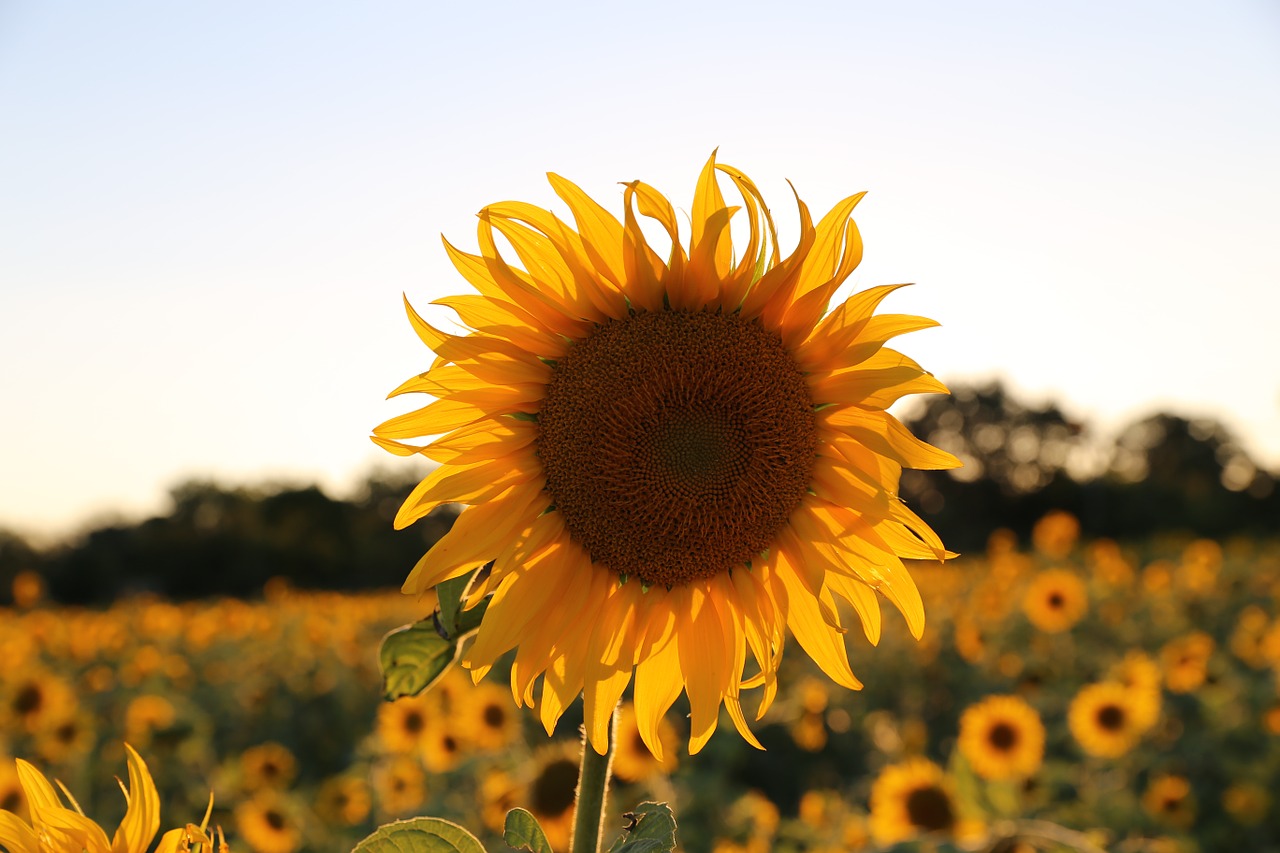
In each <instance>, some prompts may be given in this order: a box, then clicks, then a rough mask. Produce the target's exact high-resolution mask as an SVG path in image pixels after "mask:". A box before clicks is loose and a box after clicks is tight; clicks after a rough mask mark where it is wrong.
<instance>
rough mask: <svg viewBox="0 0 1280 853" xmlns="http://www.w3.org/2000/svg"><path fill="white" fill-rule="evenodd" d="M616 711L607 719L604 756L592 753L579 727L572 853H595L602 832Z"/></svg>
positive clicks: (592, 748) (583, 729)
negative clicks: (579, 744) (578, 766)
mask: <svg viewBox="0 0 1280 853" xmlns="http://www.w3.org/2000/svg"><path fill="white" fill-rule="evenodd" d="M617 724H618V710H617V709H616V708H615V709H614V711H613V715H612V716H610V717H609V744H608V747H607V749H606V751H605V754H604V755H601V754H600V753H598V752H596V750H595V747H593V746H592V745H591V741H590V738H588V737H587V727H586V726H583V727H582V768H581V769H580V770H579V771H578V796H577V810H576V811H575V812H574V814H573V842H572V843H571V844H570V845H569V849H570V850H571V851H572V853H597V851H598V850H599V849H600V836H601V835H602V834H603V831H604V804H605V800H606V799H607V798H608V796H609V773H610V768H611V767H612V766H613V745H614V730H615V729H616V727H617Z"/></svg>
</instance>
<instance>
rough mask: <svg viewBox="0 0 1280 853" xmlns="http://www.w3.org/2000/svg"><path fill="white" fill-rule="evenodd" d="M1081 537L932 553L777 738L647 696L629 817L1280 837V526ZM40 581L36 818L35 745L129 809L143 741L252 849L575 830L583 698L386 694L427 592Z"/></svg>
mask: <svg viewBox="0 0 1280 853" xmlns="http://www.w3.org/2000/svg"><path fill="white" fill-rule="evenodd" d="M1076 530H1077V527H1076V525H1075V522H1074V519H1071V518H1070V517H1069V516H1066V515H1063V514H1054V515H1051V516H1049V517H1046V519H1044V520H1043V521H1042V522H1041V523H1040V524H1039V525H1038V526H1037V528H1036V534H1035V537H1034V542H1028V543H1018V542H1016V541H1015V540H1014V539H1013V537H1012V536H1009V535H1001V534H997V535H996V536H994V537H993V538H992V540H991V543H990V546H989V548H988V551H987V553H986V554H983V555H966V556H963V557H961V558H959V559H957V560H954V561H952V562H950V563H948V564H947V565H945V566H941V567H940V566H937V565H923V564H918V565H915V566H913V573H914V575H915V577H916V579H917V582H918V584H919V586H920V589H921V591H922V593H923V595H924V598H925V607H926V613H927V616H928V624H927V628H926V632H925V635H924V638H923V640H922V641H920V642H919V643H917V642H915V641H914V640H912V639H911V638H910V636H909V635H908V633H907V630H906V626H905V625H904V624H903V622H902V620H901V619H900V618H899V617H898V616H897V614H896V613H894V612H892V610H891V608H885V620H884V635H883V637H882V639H881V641H880V643H879V645H878V647H875V648H873V647H872V646H871V645H870V644H869V643H868V642H867V640H866V639H865V638H864V637H863V636H861V635H860V634H858V633H857V632H856V631H851V632H850V633H849V634H848V635H847V641H848V643H849V653H850V659H851V661H852V664H853V668H854V672H855V674H857V676H858V677H859V678H860V679H861V680H862V681H863V682H864V684H865V688H864V689H863V690H861V691H858V692H849V691H846V690H844V689H843V688H839V687H836V686H834V685H832V684H831V683H830V682H829V680H828V679H826V677H825V676H823V675H822V674H821V673H820V672H818V671H817V669H816V667H814V666H813V665H812V664H811V663H810V662H809V661H808V659H807V657H806V656H805V655H804V654H803V652H802V651H801V649H800V648H799V647H798V646H795V645H792V646H789V647H788V649H787V654H786V658H785V659H784V664H783V667H782V677H783V684H782V687H781V689H780V691H779V697H778V701H777V702H776V703H775V704H774V706H773V707H772V708H771V709H770V710H769V711H768V713H767V715H766V716H765V717H764V719H763V720H761V721H759V722H757V723H755V724H754V728H755V730H756V732H757V734H758V736H759V738H760V740H761V742H762V743H763V744H764V745H765V746H766V747H767V749H766V751H764V752H760V751H757V750H754V749H752V748H751V747H749V746H748V745H747V744H745V743H744V742H743V741H742V740H741V738H740V737H739V736H738V735H737V734H736V733H734V731H733V727H732V726H731V725H728V724H727V720H726V721H725V725H723V726H722V727H721V729H720V731H719V732H718V733H717V734H716V735H715V736H714V737H713V738H712V740H711V742H710V743H709V744H708V746H707V747H706V748H705V749H704V750H703V751H702V753H700V754H699V755H697V756H693V757H689V756H688V755H687V754H685V752H684V744H685V738H684V735H685V734H686V731H687V729H686V726H685V724H684V720H683V719H682V717H681V715H680V713H679V711H680V705H679V704H677V706H676V710H675V711H673V713H672V714H671V715H670V716H669V718H668V722H669V724H670V730H669V731H668V732H667V733H666V738H667V739H669V743H670V744H671V746H672V752H674V753H675V754H676V757H675V758H674V759H671V760H670V761H669V762H668V764H667V765H666V766H662V765H658V764H656V763H655V762H654V761H653V759H652V758H651V757H649V754H648V751H647V750H645V749H644V747H643V746H642V745H638V743H637V740H638V738H637V735H636V732H635V724H634V720H633V718H632V717H631V716H630V715H629V714H628V709H627V707H626V705H625V704H624V707H623V712H622V714H621V717H620V723H619V729H618V754H617V758H616V761H615V765H614V772H615V784H614V786H613V789H612V793H611V802H610V806H611V808H613V809H614V811H615V812H617V813H619V816H618V817H617V818H616V819H615V820H614V821H613V822H612V824H611V825H613V826H618V827H620V826H621V818H620V812H621V811H623V810H625V809H627V808H630V807H632V806H634V805H635V804H636V803H639V802H641V801H642V800H645V799H656V800H662V801H667V802H670V803H671V804H672V805H673V807H674V809H675V811H676V814H677V816H678V818H679V821H680V841H681V848H682V849H684V850H687V851H691V853H700V852H701V851H716V853H731V851H749V853H757V851H760V852H761V853H763V851H842V850H861V849H868V850H883V849H889V848H893V847H894V846H895V845H905V846H903V847H902V849H908V848H909V849H916V848H915V847H914V846H912V845H919V844H921V843H924V844H925V845H935V846H946V845H955V846H958V847H960V848H962V849H976V850H987V849H995V847H996V846H997V841H998V840H999V839H1002V838H1003V839H1015V838H1016V840H1008V841H1004V842H1001V844H1003V846H999V847H998V849H1000V850H1002V851H1013V850H1023V851H1029V850H1057V849H1099V848H1100V849H1105V850H1115V851H1142V850H1151V851H1181V850H1204V851H1216V850H1228V849H1231V850H1235V849H1238V850H1268V849H1280V808H1277V807H1276V805H1277V804H1276V803H1275V802H1274V799H1275V796H1276V794H1275V792H1277V791H1280V695H1278V693H1277V683H1278V680H1277V679H1278V673H1280V619H1278V618H1277V601H1278V600H1280V543H1276V542H1269V541H1256V540H1239V541H1225V542H1215V541H1209V540H1193V539H1191V538H1189V537H1188V538H1182V539H1179V538H1174V537H1170V538H1167V539H1161V540H1153V541H1146V542H1141V543H1134V544H1130V545H1117V544H1115V543H1112V542H1109V541H1094V542H1080V541H1077V538H1076ZM18 584H19V587H20V588H15V599H16V600H17V601H18V602H19V606H18V607H16V608H14V609H11V610H3V611H0V665H2V666H3V677H2V680H0V808H3V809H6V810H9V811H13V812H16V813H17V814H18V815H19V816H21V817H25V816H26V803H25V801H24V798H23V793H22V788H21V786H19V784H18V779H17V773H16V771H15V763H14V761H13V758H15V757H19V758H24V759H27V760H29V761H31V762H32V763H33V764H35V765H36V766H37V767H39V768H40V769H41V770H42V771H44V772H45V773H46V775H48V776H49V777H50V778H51V779H52V778H56V779H58V780H60V781H61V782H62V783H64V784H65V785H66V788H67V789H68V790H70V791H71V792H72V793H73V794H74V795H75V797H76V799H77V800H78V802H79V804H80V806H81V807H82V808H83V809H84V811H85V813H86V814H88V815H89V816H91V817H93V818H94V819H95V820H96V821H98V822H99V823H101V824H102V825H103V826H105V827H114V826H115V824H116V823H117V822H118V821H119V819H120V817H121V815H122V814H123V813H124V806H125V803H124V798H123V797H122V796H121V794H120V790H119V787H118V786H117V784H116V781H115V779H114V777H115V776H120V775H123V774H124V768H125V752H124V747H123V743H124V742H128V743H129V744H131V745H132V746H133V747H135V748H136V749H137V750H138V751H139V753H140V754H141V755H142V756H143V758H144V759H145V760H146V762H147V764H148V766H149V769H150V771H151V774H152V776H153V777H154V779H155V781H156V785H157V787H158V789H159V792H160V800H161V804H162V810H161V814H162V817H161V823H162V826H163V827H164V828H169V827H174V826H180V825H182V824H183V823H186V822H188V821H192V822H196V823H198V822H199V821H200V818H201V817H202V815H203V814H204V812H205V808H206V805H207V801H208V796H209V792H210V791H212V792H213V793H214V798H215V806H214V812H213V823H214V824H218V825H221V826H222V827H223V829H224V830H225V832H226V835H227V838H228V840H229V843H230V849H231V850H232V851H245V852H246V853H247V851H258V853H293V851H304V850H305V851H343V850H349V849H350V848H351V846H352V845H354V844H355V843H356V842H357V841H358V840H359V839H360V838H362V837H364V836H365V835H367V834H368V833H369V832H370V831H372V829H373V828H375V827H376V826H377V825H379V824H380V823H383V822H386V821H388V820H391V819H394V818H396V817H402V816H409V815H415V814H433V815H438V816H443V817H449V818H451V819H454V820H458V821H460V822H463V823H465V824H467V825H468V826H470V827H472V828H473V829H475V830H477V831H479V830H481V829H483V830H484V833H487V834H486V835H485V836H484V840H485V843H486V846H487V848H488V849H489V850H491V851H492V850H501V849H505V847H504V846H503V845H502V843H501V840H500V838H501V835H500V830H501V826H502V817H503V815H504V814H505V813H506V811H507V810H508V809H509V808H511V807H513V806H517V805H518V806H524V807H526V808H528V809H530V810H531V811H533V812H534V814H535V815H537V816H538V817H539V819H540V820H541V821H542V823H543V825H544V827H546V828H547V830H548V834H549V836H551V841H552V843H553V845H555V846H556V847H557V850H562V849H564V847H565V844H566V842H567V835H568V824H567V820H568V818H569V816H570V814H571V811H572V797H573V788H574V784H575V781H576V774H577V754H578V740H577V737H578V735H577V727H578V722H579V721H580V712H578V714H579V718H578V719H576V720H575V719H574V711H573V710H571V711H570V712H569V713H568V714H566V716H565V718H564V719H563V720H562V721H561V723H560V726H559V728H558V729H557V732H556V737H555V738H553V739H549V738H547V737H546V735H545V733H543V732H542V731H541V729H540V728H539V727H538V726H537V724H536V721H535V720H534V719H533V717H532V715H529V714H527V713H526V712H518V711H517V710H516V709H515V706H514V704H513V703H512V701H511V696H510V693H509V691H508V690H507V688H506V686H505V679H504V678H503V677H502V674H501V673H494V674H491V675H490V676H489V678H488V679H486V681H485V682H482V683H481V684H480V685H478V686H472V685H471V684H470V681H469V679H468V678H466V677H465V675H464V673H463V672H461V671H460V670H454V671H451V673H450V674H449V675H448V676H446V678H445V679H444V680H443V682H441V683H440V684H439V685H437V687H436V688H435V689H433V690H431V691H429V692H428V693H426V694H423V695H422V696H419V697H416V698H412V699H404V700H401V701H399V702H396V703H393V704H383V703H380V702H379V692H380V674H379V671H378V662H377V651H378V645H379V639H380V637H381V636H382V635H383V634H384V633H385V632H387V631H388V630H390V629H392V628H394V627H396V626H398V625H401V624H404V623H406V622H410V621H413V620H416V619H420V618H422V617H423V616H425V615H427V614H429V613H430V610H431V602H429V601H427V602H417V601H414V600H412V599H408V598H405V597H403V596H401V595H399V594H398V593H393V592H388V593H384V594H376V595H337V594H328V593H310V592H301V591H296V590H293V589H291V588H289V587H287V586H286V585H284V584H283V583H273V584H271V585H269V586H268V588H267V590H266V591H265V593H264V596H263V598H262V600H260V601H254V602H242V601H238V600H229V599H226V600H215V601H205V602H198V603H181V604H176V603H170V602H166V601H161V600H154V599H146V598H139V599H131V600H127V601H122V602H119V603H117V604H116V605H114V606H113V607H111V608H110V609H107V610H85V609H70V608H60V607H55V606H51V605H46V604H44V603H43V602H42V600H41V590H40V585H39V582H38V581H37V580H36V579H34V578H31V577H23V578H20V579H19V582H18ZM547 618H572V616H571V615H569V614H549V615H548V617H547ZM744 695H745V696H746V706H747V707H748V709H749V710H750V709H751V708H753V707H754V700H753V698H752V693H751V692H750V691H748V692H747V693H746V694H744ZM992 697H1005V698H1001V699H993V698H992ZM108 831H110V830H108ZM921 838H923V839H924V841H923V842H922V841H921V840H920V839H921ZM0 849H2V848H0Z"/></svg>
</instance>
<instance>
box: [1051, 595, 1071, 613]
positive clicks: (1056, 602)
mask: <svg viewBox="0 0 1280 853" xmlns="http://www.w3.org/2000/svg"><path fill="white" fill-rule="evenodd" d="M1066 603H1067V602H1066V599H1064V598H1063V597H1062V593H1060V592H1051V593H1049V606H1050V607H1051V608H1053V609H1054V610H1058V609H1060V608H1061V607H1062V606H1063V605H1064V604H1066Z"/></svg>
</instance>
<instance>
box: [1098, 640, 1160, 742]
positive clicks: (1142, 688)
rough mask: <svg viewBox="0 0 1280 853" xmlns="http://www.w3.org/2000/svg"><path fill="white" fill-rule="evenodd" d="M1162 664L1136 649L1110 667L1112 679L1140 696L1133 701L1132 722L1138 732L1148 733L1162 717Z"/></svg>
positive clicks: (1131, 707) (1131, 705)
mask: <svg viewBox="0 0 1280 853" xmlns="http://www.w3.org/2000/svg"><path fill="white" fill-rule="evenodd" d="M1160 677H1161V676H1160V667H1159V666H1158V665H1156V662H1155V661H1153V660H1152V659H1151V658H1150V657H1149V656H1147V655H1146V654H1144V653H1143V652H1140V651H1137V650H1133V651H1130V652H1128V653H1127V654H1126V655H1125V656H1124V659H1123V660H1121V661H1119V662H1118V663H1116V664H1115V665H1114V666H1112V667H1111V670H1110V680H1111V681H1115V682H1117V683H1119V684H1121V685H1123V686H1124V687H1125V688H1126V689H1127V690H1129V691H1130V692H1132V693H1135V694H1136V695H1137V699H1136V700H1135V701H1134V702H1132V703H1130V710H1131V712H1132V713H1133V715H1134V718H1133V722H1134V725H1135V726H1136V727H1137V729H1138V730H1139V731H1142V732H1145V731H1147V730H1148V729H1150V728H1151V727H1152V726H1154V725H1155V724H1156V720H1157V719H1159V717H1160Z"/></svg>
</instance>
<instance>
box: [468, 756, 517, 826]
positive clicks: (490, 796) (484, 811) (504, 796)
mask: <svg viewBox="0 0 1280 853" xmlns="http://www.w3.org/2000/svg"><path fill="white" fill-rule="evenodd" d="M477 800H478V801H479V805H480V820H481V821H482V822H483V823H484V825H485V826H487V827H488V828H489V829H490V830H491V831H493V832H502V830H503V827H504V826H506V822H507V812H509V811H511V810H512V809H514V808H515V807H516V806H518V805H520V800H521V794H520V785H519V784H517V783H516V781H515V780H514V779H512V778H511V777H510V776H509V775H508V774H506V773H504V772H503V771H501V770H496V769H494V770H489V771H488V772H486V773H485V774H484V775H483V776H482V777H481V778H480V793H479V796H478V797H477Z"/></svg>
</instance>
